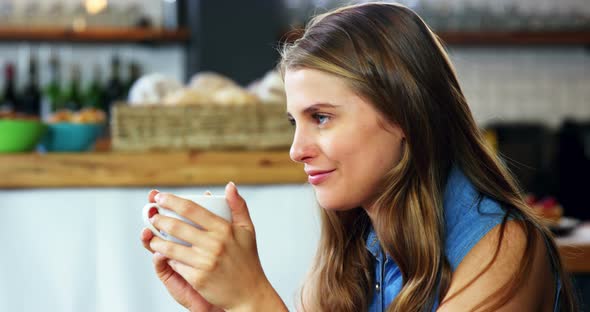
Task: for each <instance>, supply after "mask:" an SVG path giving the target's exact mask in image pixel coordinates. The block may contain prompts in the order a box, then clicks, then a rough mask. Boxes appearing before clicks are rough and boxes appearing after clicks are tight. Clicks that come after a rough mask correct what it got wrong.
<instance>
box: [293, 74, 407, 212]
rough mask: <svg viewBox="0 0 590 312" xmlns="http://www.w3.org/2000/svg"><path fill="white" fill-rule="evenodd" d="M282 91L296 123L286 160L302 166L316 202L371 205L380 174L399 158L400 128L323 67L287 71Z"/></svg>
mask: <svg viewBox="0 0 590 312" xmlns="http://www.w3.org/2000/svg"><path fill="white" fill-rule="evenodd" d="M285 90H286V93H287V111H288V114H289V116H290V118H291V120H292V122H294V124H295V125H296V127H295V137H294V138H293V145H292V146H291V151H290V155H291V159H293V160H294V161H296V162H301V163H303V164H304V165H305V172H306V173H307V174H308V181H309V182H310V183H311V184H312V185H313V187H314V189H315V193H316V197H317V199H318V202H319V204H320V206H321V207H323V208H324V209H330V210H347V209H351V208H355V207H359V206H362V207H363V208H365V209H370V206H371V204H372V202H373V200H374V199H375V195H376V192H377V189H378V188H379V184H380V183H381V182H382V179H383V177H384V175H385V173H387V172H388V171H389V170H390V169H391V168H393V166H394V165H396V164H397V163H398V162H399V159H400V154H401V153H400V146H401V141H402V139H403V138H404V134H403V131H402V130H401V128H399V127H398V126H396V125H392V124H391V123H388V122H386V119H385V118H384V117H383V116H381V114H380V113H379V112H378V111H377V110H376V109H375V108H373V106H372V105H371V104H370V103H369V102H367V101H366V100H364V99H362V98H360V97H359V96H358V95H357V94H355V93H354V92H353V91H352V90H351V89H350V88H349V87H348V86H347V85H346V83H345V81H344V80H343V79H341V78H339V77H336V76H334V75H330V74H327V73H324V72H322V71H318V70H314V69H293V70H287V72H286V74H285Z"/></svg>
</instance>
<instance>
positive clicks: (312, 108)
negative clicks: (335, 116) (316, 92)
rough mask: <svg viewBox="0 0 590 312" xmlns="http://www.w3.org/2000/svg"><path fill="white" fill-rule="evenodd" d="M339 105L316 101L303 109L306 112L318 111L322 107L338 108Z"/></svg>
mask: <svg viewBox="0 0 590 312" xmlns="http://www.w3.org/2000/svg"><path fill="white" fill-rule="evenodd" d="M338 106H339V105H334V104H330V103H316V104H313V105H310V106H308V107H307V108H305V109H304V110H303V113H304V114H307V113H313V112H316V111H318V110H320V109H322V108H338Z"/></svg>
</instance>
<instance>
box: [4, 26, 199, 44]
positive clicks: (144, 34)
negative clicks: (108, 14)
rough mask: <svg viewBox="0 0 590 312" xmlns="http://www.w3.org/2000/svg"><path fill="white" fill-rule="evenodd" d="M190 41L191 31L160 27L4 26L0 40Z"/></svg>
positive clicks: (84, 41) (87, 41) (93, 41)
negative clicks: (76, 27) (77, 27)
mask: <svg viewBox="0 0 590 312" xmlns="http://www.w3.org/2000/svg"><path fill="white" fill-rule="evenodd" d="M188 39H189V31H188V29H184V28H183V29H178V30H166V29H158V28H116V27H93V28H85V29H83V30H74V29H73V28H21V27H0V41H9V42H10V41H51V42H83V43H107V42H120V43H134V42H150V43H183V42H186V41H187V40H188Z"/></svg>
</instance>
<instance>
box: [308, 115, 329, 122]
mask: <svg viewBox="0 0 590 312" xmlns="http://www.w3.org/2000/svg"><path fill="white" fill-rule="evenodd" d="M311 117H312V118H313V119H314V120H315V121H317V123H318V124H319V125H323V124H325V123H326V122H328V121H329V120H330V116H328V115H324V114H319V113H314V114H313V115H311Z"/></svg>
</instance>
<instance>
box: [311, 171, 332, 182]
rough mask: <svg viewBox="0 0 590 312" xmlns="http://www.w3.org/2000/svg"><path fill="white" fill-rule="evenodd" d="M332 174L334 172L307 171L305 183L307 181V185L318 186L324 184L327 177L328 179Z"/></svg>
mask: <svg viewBox="0 0 590 312" xmlns="http://www.w3.org/2000/svg"><path fill="white" fill-rule="evenodd" d="M332 172H334V170H328V171H309V172H307V174H308V176H307V181H309V183H311V184H313V185H318V184H320V183H322V182H324V181H325V180H326V179H327V178H328V177H330V174H332Z"/></svg>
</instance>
